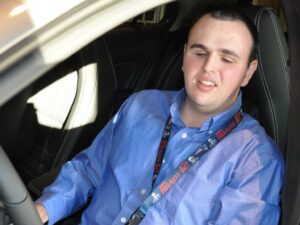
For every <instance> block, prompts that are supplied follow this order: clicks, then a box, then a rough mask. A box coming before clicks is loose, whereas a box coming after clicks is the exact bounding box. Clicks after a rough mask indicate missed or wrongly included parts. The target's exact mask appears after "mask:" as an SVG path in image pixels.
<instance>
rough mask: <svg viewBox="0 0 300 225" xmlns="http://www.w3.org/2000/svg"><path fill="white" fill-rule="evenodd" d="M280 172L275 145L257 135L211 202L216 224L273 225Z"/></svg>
mask: <svg viewBox="0 0 300 225" xmlns="http://www.w3.org/2000/svg"><path fill="white" fill-rule="evenodd" d="M283 173H284V165H283V159H282V156H281V154H280V153H279V150H278V148H277V147H276V146H275V145H274V144H273V143H272V142H270V141H266V140H264V141H262V140H261V139H260V138H258V140H255V141H253V142H252V143H251V144H250V145H249V146H247V151H246V152H245V154H244V155H243V156H242V157H241V158H240V161H239V163H238V165H237V168H236V169H235V171H234V173H233V177H232V179H231V181H230V182H229V183H228V184H227V185H226V186H225V187H224V190H223V191H222V193H221V194H220V198H219V199H220V201H218V202H217V203H216V204H215V207H214V209H213V212H214V213H215V216H213V217H214V218H215V222H216V224H219V223H218V221H222V224H223V223H224V222H225V223H224V224H230V225H242V224H250V225H277V224H278V221H279V217H280V205H279V204H280V191H281V187H282V183H283Z"/></svg>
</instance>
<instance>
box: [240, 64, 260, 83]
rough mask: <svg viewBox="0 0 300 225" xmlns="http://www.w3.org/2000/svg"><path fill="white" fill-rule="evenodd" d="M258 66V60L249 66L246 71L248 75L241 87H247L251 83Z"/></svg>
mask: <svg viewBox="0 0 300 225" xmlns="http://www.w3.org/2000/svg"><path fill="white" fill-rule="evenodd" d="M257 65H258V61H257V59H254V60H253V61H252V62H251V63H250V64H249V66H248V69H247V71H246V75H245V77H244V80H243V81H242V83H241V87H245V86H246V85H247V84H248V83H249V81H250V79H251V77H252V76H253V74H254V72H255V70H256V69H257Z"/></svg>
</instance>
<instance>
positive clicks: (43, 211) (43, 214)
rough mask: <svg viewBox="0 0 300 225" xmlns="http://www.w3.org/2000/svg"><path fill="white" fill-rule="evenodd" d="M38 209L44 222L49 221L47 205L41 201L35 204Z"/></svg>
mask: <svg viewBox="0 0 300 225" xmlns="http://www.w3.org/2000/svg"><path fill="white" fill-rule="evenodd" d="M34 205H35V208H36V211H37V212H38V214H39V216H40V218H41V220H42V222H43V223H46V222H47V221H48V213H47V211H46V209H45V207H44V206H43V205H41V204H39V203H36V204H34Z"/></svg>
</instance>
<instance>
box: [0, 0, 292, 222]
mask: <svg viewBox="0 0 300 225" xmlns="http://www.w3.org/2000/svg"><path fill="white" fill-rule="evenodd" d="M207 2H209V1H207ZM229 2H235V1H229ZM257 2H258V3H259V1H257ZM234 4H236V6H237V7H239V8H240V9H241V10H242V11H243V12H245V13H246V14H247V15H249V17H250V18H251V19H252V20H253V22H254V23H255V25H256V27H257V30H258V33H259V46H258V55H257V58H258V60H259V68H258V70H257V71H256V73H255V75H254V77H253V78H252V80H251V81H250V83H249V85H248V86H247V87H245V88H243V90H242V96H243V110H244V111H245V112H247V113H249V114H250V115H252V116H253V117H255V118H256V119H257V120H258V121H259V122H260V123H261V125H262V126H263V127H264V128H265V129H266V131H267V133H268V134H269V135H270V136H271V137H272V138H273V139H274V141H275V143H276V144H277V145H278V146H279V148H280V149H281V151H282V154H283V155H284V156H285V155H286V149H287V128H288V113H289V104H290V68H289V48H288V44H287V43H288V42H287V36H286V33H285V31H286V30H285V27H284V24H283V21H282V16H281V12H280V9H279V8H272V7H270V5H267V6H259V5H253V3H252V2H251V1H242V2H240V3H234ZM209 5H210V3H203V2H201V3H198V2H197V1H193V0H186V1H178V2H172V3H169V4H167V5H163V6H160V7H157V8H155V9H152V10H150V11H148V12H145V13H143V14H141V15H140V16H137V17H135V18H133V19H132V20H130V21H127V22H126V23H124V24H122V25H120V26H118V27H116V28H115V29H113V30H111V31H110V32H108V33H106V34H105V35H103V36H101V37H99V38H98V39H96V40H94V41H93V42H92V43H90V44H88V45H87V46H85V47H84V48H83V49H81V50H80V51H78V52H76V53H75V54H74V55H72V56H71V57H70V58H68V59H66V60H65V61H64V62H62V63H61V64H59V65H57V66H55V67H54V68H53V69H51V70H50V71H48V72H47V74H45V75H44V76H43V77H42V78H40V79H39V80H37V81H36V82H34V83H33V84H32V85H30V86H29V87H27V88H26V89H24V90H23V91H22V92H20V93H19V94H18V95H16V96H15V97H14V98H13V99H11V100H10V101H9V102H7V103H6V104H5V105H4V106H2V107H1V108H0V123H1V125H2V129H1V131H0V141H1V145H2V147H3V148H4V149H5V151H6V153H7V155H8V157H9V158H10V160H11V161H12V163H13V165H14V166H15V168H16V170H17V172H18V173H19V175H20V177H21V179H22V181H23V182H24V183H25V185H26V186H27V188H28V190H29V192H30V194H31V196H32V198H33V199H36V198H38V197H39V196H40V195H41V194H42V190H43V188H44V187H46V186H47V185H49V184H51V183H52V182H53V181H54V179H55V177H56V176H57V174H58V172H59V169H60V168H61V166H62V164H63V163H64V162H66V161H67V160H70V159H71V158H72V157H73V156H74V155H75V154H76V153H78V152H79V151H82V150H83V149H85V148H87V147H88V146H89V144H90V143H91V142H92V140H93V139H94V137H95V136H96V134H97V133H98V132H100V131H101V129H102V128H103V127H104V126H105V124H106V123H107V122H108V121H109V120H110V118H112V116H113V115H114V114H115V113H116V111H117V110H118V108H119V107H120V105H121V104H122V103H123V101H124V100H125V99H126V98H127V97H128V96H130V95H131V94H132V93H134V92H137V91H140V90H144V89H160V90H179V89H180V88H182V87H183V85H184V84H183V75H182V69H181V67H182V58H183V48H184V44H185V42H186V38H187V33H188V29H189V25H190V24H191V23H192V21H193V20H194V19H195V18H196V17H197V13H198V12H199V10H201V9H203V8H205V7H208V6H209ZM271 6H272V5H271ZM146 104H147V103H146ZM149 104H151V103H149ZM59 224H60V223H59ZM61 224H68V220H66V221H64V222H61Z"/></svg>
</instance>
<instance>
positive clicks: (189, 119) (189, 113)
mask: <svg viewBox="0 0 300 225" xmlns="http://www.w3.org/2000/svg"><path fill="white" fill-rule="evenodd" d="M180 114H181V119H182V121H183V123H184V125H185V126H186V127H201V126H202V124H203V122H204V121H205V120H207V119H208V118H209V117H210V116H211V114H210V113H204V112H201V111H200V110H199V109H198V108H197V107H196V106H194V105H193V104H192V103H191V102H189V100H188V99H186V100H185V101H184V102H183V105H182V108H181V112H180Z"/></svg>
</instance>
